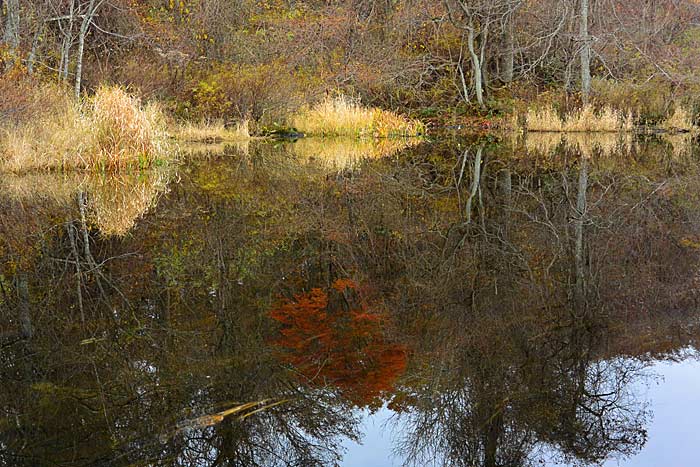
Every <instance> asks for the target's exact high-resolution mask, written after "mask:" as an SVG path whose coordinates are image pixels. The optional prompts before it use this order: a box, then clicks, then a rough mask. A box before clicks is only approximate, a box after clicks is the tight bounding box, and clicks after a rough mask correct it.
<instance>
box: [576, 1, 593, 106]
mask: <svg viewBox="0 0 700 467" xmlns="http://www.w3.org/2000/svg"><path fill="white" fill-rule="evenodd" d="M579 21H580V23H579V36H580V40H581V41H582V45H581V97H582V99H583V103H584V104H588V100H589V98H590V95H591V40H590V36H589V35H588V0H581V14H580V18H579Z"/></svg>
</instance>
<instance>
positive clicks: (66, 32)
mask: <svg viewBox="0 0 700 467" xmlns="http://www.w3.org/2000/svg"><path fill="white" fill-rule="evenodd" d="M74 18H75V0H71V2H70V11H69V12H68V28H67V29H63V28H61V31H62V32H63V44H62V46H61V65H60V66H59V68H58V78H59V79H60V80H61V81H63V82H66V81H68V69H69V68H70V48H71V46H72V45H73V21H74ZM59 24H60V23H59Z"/></svg>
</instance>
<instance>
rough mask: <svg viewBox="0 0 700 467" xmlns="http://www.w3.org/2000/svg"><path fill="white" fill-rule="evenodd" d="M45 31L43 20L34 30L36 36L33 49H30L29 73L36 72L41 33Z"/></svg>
mask: <svg viewBox="0 0 700 467" xmlns="http://www.w3.org/2000/svg"><path fill="white" fill-rule="evenodd" d="M43 32H44V22H43V21H42V22H41V23H40V24H39V25H38V26H37V28H36V31H35V32H34V38H33V39H32V50H31V51H29V56H28V57H27V73H29V74H30V75H31V74H34V63H36V54H37V50H38V49H39V41H40V40H41V34H42V33H43Z"/></svg>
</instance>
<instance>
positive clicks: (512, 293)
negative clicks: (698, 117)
mask: <svg viewBox="0 0 700 467" xmlns="http://www.w3.org/2000/svg"><path fill="white" fill-rule="evenodd" d="M699 152H700V151H699V150H698V145H697V142H696V141H693V140H692V139H691V138H689V137H686V136H682V135H681V136H678V137H666V138H659V137H646V138H636V139H630V138H627V137H625V138H618V137H617V136H602V137H601V136H593V135H576V136H567V137H562V135H559V134H552V135H529V136H527V137H526V138H525V137H523V136H518V137H514V138H512V139H504V140H492V139H489V140H481V141H479V140H468V139H463V138H457V137H451V136H445V137H443V138H440V139H439V140H438V141H436V142H427V141H426V142H420V141H416V140H412V141H388V140H387V141H378V142H374V141H362V142H348V141H342V140H313V139H307V140H300V141H298V142H296V143H270V142H254V143H251V144H244V145H239V146H230V145H221V146H219V147H212V146H201V147H195V146H192V147H190V146H187V147H186V146H184V145H183V153H184V156H183V158H182V159H183V160H182V162H181V163H180V164H178V165H176V166H170V167H161V168H158V169H156V170H153V171H149V172H145V173H140V174H123V175H119V176H105V175H76V174H55V173H53V174H27V175H10V174H3V175H2V177H1V178H0V382H1V383H2V384H0V465H12V466H55V465H61V466H127V465H144V466H146V465H148V466H151V465H153V466H171V465H174V466H214V465H240V466H257V465H260V466H277V465H284V466H286V465H290V466H309V465H323V466H326V465H346V466H391V465H417V466H423V465H436V466H441V465H456V466H460V465H461V466H484V467H496V466H509V467H510V466H529V465H549V466H557V465H605V466H616V465H622V466H655V465H663V464H667V465H693V464H694V463H695V461H696V460H697V459H698V458H700V435H698V431H697V430H695V429H694V428H695V427H694V425H695V423H694V422H695V420H696V419H697V416H698V414H699V412H700V361H699V360H698V358H697V352H696V346H697V338H698V336H700V327H699V326H698V324H700V320H699V319H698V318H700V310H699V308H698V299H699V298H700V269H699V267H700V209H698V206H700V204H699V202H700V165H699V164H698V155H699V154H698V153H699Z"/></svg>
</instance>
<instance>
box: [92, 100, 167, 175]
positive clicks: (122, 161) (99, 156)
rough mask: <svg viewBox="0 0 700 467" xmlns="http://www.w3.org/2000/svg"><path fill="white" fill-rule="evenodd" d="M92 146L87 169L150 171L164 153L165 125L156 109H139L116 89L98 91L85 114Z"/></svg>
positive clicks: (140, 107) (149, 106)
mask: <svg viewBox="0 0 700 467" xmlns="http://www.w3.org/2000/svg"><path fill="white" fill-rule="evenodd" d="M86 114H87V119H88V121H89V123H90V126H91V128H90V133H91V134H89V135H87V139H90V137H92V140H93V141H92V143H93V146H92V148H91V150H90V151H89V156H90V158H89V159H88V165H89V166H91V167H95V166H106V167H107V168H110V169H114V168H123V167H126V166H130V165H135V164H137V165H138V166H139V167H144V166H146V167H150V166H152V165H153V164H154V163H155V162H156V161H157V160H158V159H160V158H162V157H163V156H164V152H165V147H164V146H165V123H164V118H163V114H162V112H161V111H160V109H159V108H158V107H157V106H156V105H148V106H146V107H142V106H141V102H140V100H139V99H138V98H137V97H134V96H130V95H129V94H127V92H126V91H125V90H124V89H122V88H120V87H106V86H102V87H100V88H99V89H98V90H97V92H96V93H95V95H94V96H93V97H92V99H91V102H90V103H89V108H88V111H87V112H86Z"/></svg>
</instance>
